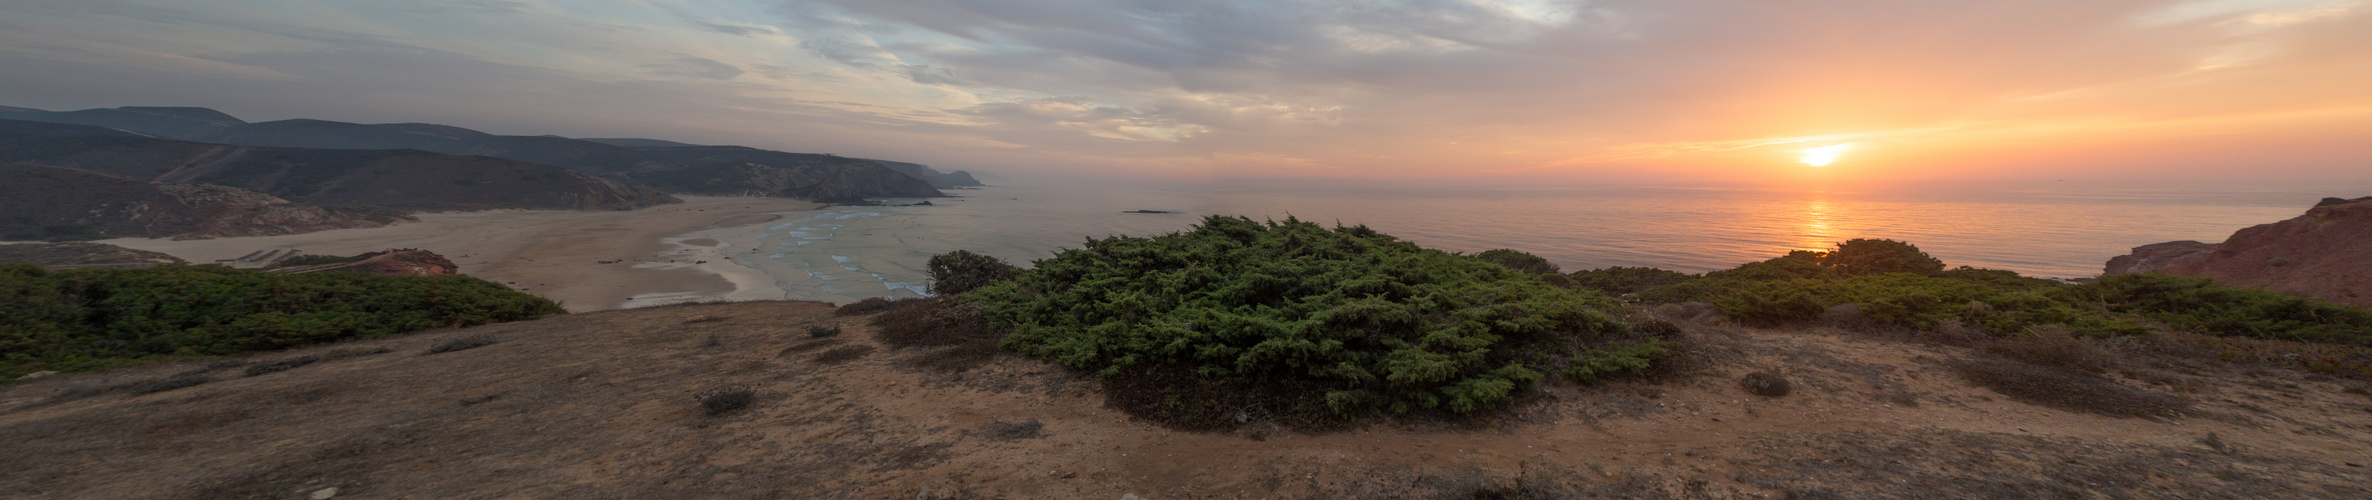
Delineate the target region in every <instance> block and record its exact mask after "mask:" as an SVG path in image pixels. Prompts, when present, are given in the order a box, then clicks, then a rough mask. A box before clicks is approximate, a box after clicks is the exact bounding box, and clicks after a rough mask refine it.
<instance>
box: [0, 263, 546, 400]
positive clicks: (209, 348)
mask: <svg viewBox="0 0 2372 500" xmlns="http://www.w3.org/2000/svg"><path fill="white" fill-rule="evenodd" d="M564 312H565V311H563V310H562V309H561V308H560V306H559V305H558V304H554V303H552V301H549V300H544V299H543V298H539V297H535V296H532V295H527V294H523V293H519V292H516V291H513V290H511V289H510V288H507V287H504V286H502V285H498V284H494V283H491V282H487V281H484V280H480V279H477V278H471V277H467V276H405V277H392V276H376V275H367V274H360V273H319V274H301V275H284V274H264V273H259V272H255V271H247V270H239V269H231V268H227V267H221V266H184V265H168V266H158V267H152V268H146V269H74V270H67V271H58V272H49V271H44V270H42V269H41V268H39V267H33V266H29V265H22V264H9V265H0V376H4V377H14V376H16V375H19V374H23V373H26V372H30V371H34V370H61V371H75V370H94V369H101V368H106V367H110V366H116V365H121V364H125V363H130V362H137V361H142V360H150V359H163V358H171V357H197V356H219V355H230V354H241V353H249V352H259V351H271V350H279V349H286V348H290V347H296V346H301V345H307V344H318V343H324V342H335V341H342V340H352V339H364V338H373V337H382V336H387V335H394V334H397V333H403V332H410V331H416V330H423V329H429V328H439V327H448V326H467V325H476V324H484V323H494V322H502V321H515V320H522V319H531V318H535V317H539V316H543V315H546V314H560V313H564Z"/></svg>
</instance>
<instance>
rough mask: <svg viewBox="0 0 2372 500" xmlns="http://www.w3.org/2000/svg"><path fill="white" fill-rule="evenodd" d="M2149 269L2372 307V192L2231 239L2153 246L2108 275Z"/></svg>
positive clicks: (2112, 262) (2120, 260)
mask: <svg viewBox="0 0 2372 500" xmlns="http://www.w3.org/2000/svg"><path fill="white" fill-rule="evenodd" d="M2142 272H2159V273H2166V274H2174V275H2182V276H2200V277H2206V278H2212V279H2215V280H2216V281H2219V282H2223V283H2229V284H2234V285H2240V286H2248V287H2255V288H2263V289H2268V290H2281V291H2286V292H2295V293H2299V294H2302V295H2306V296H2308V297H2314V298H2317V299H2322V300H2328V301H2332V302H2337V303H2341V304H2348V305H2354V306H2361V307H2372V197H2364V198H2356V199H2353V200H2347V199H2340V198H2325V199H2323V202H2322V203H2320V204H2317V205H2315V207H2314V208H2313V209H2310V210H2307V211H2306V215H2300V216H2298V217H2297V218H2293V219H2290V220H2285V221H2281V222H2276V223H2272V224H2264V225H2259V226H2256V227H2251V228H2248V229H2242V230H2240V231H2239V232H2235V233H2232V237H2231V238H2229V239H2226V240H2224V242H2223V243H2219V244H2214V245H2210V244H2206V243H2200V242H2196V241H2175V242H2167V243H2159V244H2155V245H2145V246H2141V247H2135V248H2134V249H2133V253H2132V254H2131V255H2125V256H2121V257H2117V258H2114V259H2109V261H2108V269H2107V273H2108V274H2125V273H2142Z"/></svg>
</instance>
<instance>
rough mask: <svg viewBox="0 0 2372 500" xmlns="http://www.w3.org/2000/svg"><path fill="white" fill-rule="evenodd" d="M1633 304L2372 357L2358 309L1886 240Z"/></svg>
mask: <svg viewBox="0 0 2372 500" xmlns="http://www.w3.org/2000/svg"><path fill="white" fill-rule="evenodd" d="M1584 273H1598V272H1593V271H1585V272H1584ZM1575 274H1576V275H1577V277H1576V278H1575V279H1574V281H1575V282H1577V283H1590V282H1595V281H1596V278H1599V277H1613V276H1623V275H1653V274H1655V273H1653V272H1651V271H1630V270H1625V271H1622V272H1620V273H1612V272H1608V273H1600V274H1601V276H1593V278H1592V279H1583V278H1581V277H1579V276H1580V275H1582V273H1575ZM1609 281H1617V284H1618V285H1619V284H1621V283H1620V282H1619V281H1620V280H1609ZM1632 298H1633V300H1636V301H1638V302H1641V303H1646V304H1665V303H1682V302H1708V303H1711V304H1713V305H1714V306H1715V307H1716V308H1718V309H1719V310H1720V311H1721V313H1722V314H1723V315H1726V316H1728V317H1730V318H1732V319H1735V320H1737V321H1740V322H1743V323H1747V324H1751V325H1759V326H1781V325H1789V324H1802V323H1809V322H1812V321H1815V320H1818V319H1821V318H1822V316H1823V314H1824V313H1826V314H1831V315H1834V313H1833V311H1834V310H1835V308H1837V307H1838V306H1843V305H1847V304H1850V305H1852V307H1851V310H1852V312H1853V313H1854V314H1853V316H1855V318H1856V319H1857V320H1859V321H1866V322H1868V323H1871V324H1875V325H1878V326H1885V327H1894V328H1906V329H1925V330H1933V329H1939V328H1953V329H1957V328H1973V329H1975V330H1978V331H1981V332H1982V333H1984V334H1987V335H1991V336H2001V337H2022V338H2026V339H2027V340H2026V341H2029V342H2040V341H2042V340H2034V339H2035V338H2037V337H2038V336H2049V335H2061V336H2065V335H2075V336H2090V337H2109V336H2126V335H2141V334H2150V333H2155V332H2168V331H2182V332H2193V333H2199V334H2206V335H2216V336H2234V337H2250V338H2258V339H2276V340H2293V341H2309V342H2326V343H2340V344H2352V345H2359V346H2372V311H2367V310H2364V309H2360V308H2351V307H2346V306H2341V305H2337V304H2332V303H2328V302H2321V301H2316V300H2312V299H2307V298H2304V297H2299V296H2296V295H2292V294H2287V293H2281V292H2270V291H2263V290H2251V289H2246V288H2239V287H2233V286H2227V285H2222V284H2218V283H2215V282H2214V281H2212V280H2208V279H2205V278H2186V277H2178V276H2167V275H2160V274H2125V275H2116V276H2108V277H2103V278H2100V279H2098V280H2094V281H2092V282H2089V283H2083V284H2066V283H2061V282H2057V281H2053V280H2045V279H2037V278H2028V277H2024V276H2019V275H2018V274H2017V273H2014V272H2009V271H1999V270H1989V269H1976V268H1969V267H1961V268H1958V269H1951V270H1944V269H1942V263H1941V262H1939V261H1936V260H1935V259H1934V258H1933V257H1928V256H1927V254H1926V253H1925V252H1920V251H1919V250H1918V247H1916V246H1912V245H1910V244H1908V243H1901V242H1894V241H1888V240H1853V241H1848V242H1845V243H1840V244H1838V245H1837V247H1836V249H1835V250H1833V251H1829V252H1809V251H1797V252H1792V253H1789V254H1788V255H1785V256H1781V257H1777V258H1773V259H1770V260H1766V261H1762V262H1754V263H1748V264H1745V265H1742V266H1739V267H1737V268H1734V269H1728V270H1722V271H1714V272H1710V273H1705V274H1704V275H1703V276H1698V277H1693V278H1690V279H1685V280H1677V281H1674V282H1671V283H1669V284H1665V285H1661V286H1656V287H1652V288H1648V289H1646V290H1642V291H1639V292H1638V293H1636V294H1635V295H1633V296H1632ZM2046 340H2047V339H2046ZM2060 344H2065V343H2064V342H2060ZM2030 347H2048V346H2030ZM2059 347H2064V346H2059ZM2053 349H2058V348H2053ZM1995 350H1997V351H2000V352H2001V353H2003V354H2012V352H2011V351H2013V350H2016V349H2013V348H2011V347H2009V346H2007V345H1996V346H1995ZM2046 350H2047V349H2046ZM2062 350H2063V349H2062ZM2028 351H2032V352H2042V351H2034V350H2032V349H2028ZM2068 363H2073V364H2072V365H2070V364H2068ZM2046 364H2053V365H2059V366H2068V367H2071V368H2077V369H2095V368H2094V367H2092V365H2096V364H2097V363H2093V362H2088V361H2073V360H2068V361H2067V363H2059V362H2050V363H2046Z"/></svg>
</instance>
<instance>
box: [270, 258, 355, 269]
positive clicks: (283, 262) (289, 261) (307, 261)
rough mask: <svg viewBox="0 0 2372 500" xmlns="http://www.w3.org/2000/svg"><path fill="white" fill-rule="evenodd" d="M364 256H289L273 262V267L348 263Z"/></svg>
mask: <svg viewBox="0 0 2372 500" xmlns="http://www.w3.org/2000/svg"><path fill="white" fill-rule="evenodd" d="M362 257H363V256H361V255H348V256H342V257H341V256H336V255H298V256H295V257H289V258H285V259H280V260H279V261H278V262H273V263H272V267H274V268H281V267H301V266H318V265H322V264H344V263H348V262H354V261H357V260H362Z"/></svg>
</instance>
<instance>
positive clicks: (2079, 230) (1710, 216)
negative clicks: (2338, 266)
mask: <svg viewBox="0 0 2372 500" xmlns="http://www.w3.org/2000/svg"><path fill="white" fill-rule="evenodd" d="M2367 187H2372V186H2345V187H2343V188H2352V189H2354V190H2357V191H2362V190H2365V189H2364V188H2367ZM2331 189H2334V187H2333V186H2308V187H2294V188H2263V189H2234V188H2230V187H2222V188H2212V189H2207V188H2203V189H2173V188H2160V189H2134V188H2123V189H2112V188H2095V189H2079V188H2068V187H2061V186H2043V187H2041V188H2032V187H2028V188H2019V187H2007V188H1983V189H1980V188H1956V189H1928V190H1865V191H1844V190H1836V191H1829V190H1735V189H1681V188H1631V187H1626V188H1582V189H1504V190H1465V191H1446V192H1444V191H1414V190H1349V189H1341V190H1285V189H1243V188H1235V189H1160V188H1115V187H1082V186H1032V185H1012V186H994V187H988V188H983V189H978V190H960V191H949V194H954V195H958V196H960V198H937V199H932V200H931V201H932V203H933V206H918V207H834V208H829V209H824V210H815V211H805V212H790V213H788V214H787V215H788V217H786V218H784V219H781V220H778V221H777V222H776V223H774V224H768V225H763V226H753V228H754V229H753V230H755V231H759V232H760V233H759V246H758V248H757V249H756V250H754V251H751V252H747V253H744V254H742V255H739V256H737V257H736V258H735V260H737V261H739V262H741V263H743V264H745V265H749V266H751V267H754V268H757V269H758V270H761V271H764V272H766V273H767V274H769V275H772V276H774V277H775V279H776V280H777V281H778V282H779V284H780V285H781V286H782V287H783V288H784V290H786V291H788V292H789V295H790V297H792V298H799V299H812V300H828V301H833V302H848V301H852V300H855V299H860V298H864V297H876V296H899V297H905V296H915V295H918V294H920V293H921V292H922V291H923V290H924V287H925V285H926V284H927V280H926V279H925V277H924V276H925V273H924V272H923V264H924V262H925V261H926V260H928V259H929V257H930V256H931V255H932V254H937V253H943V252H947V251H950V250H956V249H966V250H971V251H974V252H980V253H985V254H989V255H994V256H997V257H1002V258H1004V259H1006V260H1008V261H1011V262H1014V263H1016V264H1025V265H1026V263H1028V262H1030V261H1032V260H1035V259H1040V258H1045V257H1047V256H1049V255H1051V254H1052V252H1054V251H1056V250H1059V249H1062V248H1076V247H1078V246H1079V243H1080V242H1081V241H1082V239H1083V238H1087V237H1104V236H1108V235H1131V236H1150V235H1158V234H1163V233H1169V232H1175V231H1184V230H1187V229H1189V228H1190V227H1191V226H1193V225H1194V224H1195V223H1196V222H1197V221H1199V220H1200V219H1201V217H1203V216H1205V215H1213V214H1221V215H1243V216H1249V217H1252V218H1253V219H1256V220H1257V219H1263V218H1273V219H1279V220H1281V219H1284V218H1285V217H1287V216H1288V215H1290V216H1293V217H1298V218H1300V219H1302V220H1309V221H1317V222H1320V223H1323V224H1332V223H1334V222H1335V221H1341V223H1342V224H1345V225H1355V224H1366V225H1367V226H1369V227H1373V228H1375V229H1377V230H1380V231H1383V232H1384V233H1386V234H1391V235H1394V236H1398V237H1400V238H1401V239H1405V240H1409V241H1413V242H1416V243H1417V244H1420V245H1423V246H1426V247H1429V248H1438V249H1443V250H1450V251H1459V252H1469V253H1471V252H1477V251H1482V250H1488V249H1493V248H1513V249H1517V250H1523V251H1526V252H1531V253H1533V254H1536V255H1540V256H1542V257H1546V258H1548V259H1549V260H1550V261H1552V262H1555V263H1557V264H1558V265H1560V266H1562V267H1564V268H1565V270H1567V271H1573V270H1581V269H1594V268H1602V267H1607V266H1651V267H1660V268H1665V269H1673V270H1679V271H1687V272H1701V271H1708V270H1715V269H1725V268H1729V267H1733V266H1736V265H1738V264H1741V263H1745V262H1750V261H1756V260H1762V259H1767V258H1770V257H1773V256H1777V255H1780V254H1784V253H1786V252H1787V251H1788V250H1793V249H1821V248H1826V247H1828V246H1830V245H1831V244H1832V243H1835V242H1838V241H1844V240H1847V239H1852V238H1888V239H1896V240H1902V241H1908V242H1911V243H1912V244H1915V245H1918V246H1919V248H1921V249H1923V250H1926V251H1927V252H1928V253H1929V254H1931V255H1934V256H1935V257H1936V258H1939V259H1943V261H1944V262H1945V264H1946V265H1950V266H1960V265H1969V266H1976V267H1983V268H1993V269H2008V270H2013V271H2017V272H2019V273H2023V274H2027V275H2030V276H2047V277H2084V276H2093V275H2096V274H2099V273H2100V270H2101V267H2102V265H2103V263H2105V262H2106V261H2107V260H2108V259H2109V258H2110V257H2113V256H2117V255H2123V254H2125V253H2126V252H2127V250H2128V249H2130V248H2132V247H2134V246H2139V245H2144V244H2149V243H2157V242H2162V241H2171V240H2200V241H2207V242H2217V241H2222V240H2223V239H2224V238H2225V237H2226V236H2229V235H2231V234H2232V232H2233V231H2235V230H2238V229H2240V228H2244V227H2248V226H2251V225H2256V224H2263V223H2269V222H2274V221H2278V220H2282V219H2287V218H2290V217H2295V216H2297V215H2298V214H2300V213H2302V212H2304V211H2305V210H2306V208H2307V207H2309V206H2312V205H2313V204H2314V202H2315V201H2316V200H2318V199H2320V198H2321V197H2323V196H2361V195H2362V194H2363V193H2353V192H2345V193H2340V192H2331ZM2343 190H2344V189H2343ZM915 201H921V200H890V202H892V203H912V202H915ZM1129 210H1163V211H1175V212H1179V213H1177V214H1132V213H1123V212H1125V211H1129Z"/></svg>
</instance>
